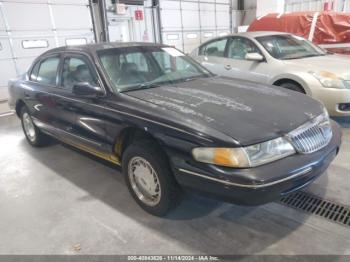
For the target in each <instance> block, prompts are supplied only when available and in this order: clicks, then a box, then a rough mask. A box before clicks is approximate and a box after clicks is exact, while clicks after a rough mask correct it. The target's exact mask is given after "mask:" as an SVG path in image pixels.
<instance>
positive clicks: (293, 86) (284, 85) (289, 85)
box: [280, 82, 306, 94]
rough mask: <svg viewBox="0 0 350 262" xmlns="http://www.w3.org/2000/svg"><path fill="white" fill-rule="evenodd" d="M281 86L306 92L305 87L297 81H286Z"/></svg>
mask: <svg viewBox="0 0 350 262" xmlns="http://www.w3.org/2000/svg"><path fill="white" fill-rule="evenodd" d="M280 86H281V87H283V88H286V89H289V90H292V91H295V92H299V93H303V94H306V93H305V91H304V89H303V88H302V87H301V86H299V85H298V84H296V83H292V82H285V83H282V84H281V85H280Z"/></svg>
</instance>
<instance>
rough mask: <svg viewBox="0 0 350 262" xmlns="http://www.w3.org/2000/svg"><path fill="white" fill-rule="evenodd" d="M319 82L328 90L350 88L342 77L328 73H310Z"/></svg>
mask: <svg viewBox="0 0 350 262" xmlns="http://www.w3.org/2000/svg"><path fill="white" fill-rule="evenodd" d="M309 73H310V74H312V75H313V76H314V77H315V78H317V80H318V81H320V83H321V85H323V86H324V87H328V88H342V89H344V88H350V85H349V84H348V83H347V82H346V81H345V80H344V79H342V78H341V77H340V76H338V75H336V74H333V73H331V72H327V71H320V72H314V71H310V72H309Z"/></svg>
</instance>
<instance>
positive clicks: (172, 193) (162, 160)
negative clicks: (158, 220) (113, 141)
mask: <svg viewBox="0 0 350 262" xmlns="http://www.w3.org/2000/svg"><path fill="white" fill-rule="evenodd" d="M122 166H123V173H124V177H125V181H126V184H127V186H128V189H129V191H130V193H131V195H132V196H133V198H134V199H135V201H136V202H137V203H138V205H139V206H141V207H142V208H143V209H144V210H145V211H147V212H148V213H151V214H153V215H156V216H164V215H166V214H167V213H168V212H169V211H170V210H171V209H172V208H174V207H175V206H176V204H177V203H178V200H179V188H178V185H177V183H176V181H175V179H174V177H173V175H172V173H171V170H170V166H169V164H168V161H167V158H166V156H165V155H164V154H163V153H162V152H161V151H160V150H159V149H158V148H157V146H155V145H154V144H153V143H152V142H149V141H141V142H136V143H134V144H131V145H130V146H129V147H128V148H127V149H126V151H125V152H124V155H123V161H122Z"/></svg>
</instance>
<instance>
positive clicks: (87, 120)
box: [57, 54, 111, 153]
mask: <svg viewBox="0 0 350 262" xmlns="http://www.w3.org/2000/svg"><path fill="white" fill-rule="evenodd" d="M86 82H87V83H89V84H90V85H92V86H100V87H102V88H103V86H102V85H101V81H100V80H99V78H98V75H97V72H96V70H95V68H94V67H93V64H92V63H91V62H90V60H89V58H88V57H86V56H84V55H79V54H66V55H65V56H64V60H63V63H62V69H61V72H60V81H59V83H60V90H61V93H60V95H59V96H58V97H57V104H59V106H60V107H61V113H63V114H65V115H66V119H67V121H68V120H69V121H70V123H69V125H67V127H68V129H66V130H64V132H63V133H62V134H61V136H62V137H63V138H64V140H66V142H68V143H73V144H74V145H75V146H78V147H79V146H80V147H87V148H89V149H92V150H96V151H98V152H104V153H109V152H110V150H111V147H110V146H108V144H107V143H106V133H105V124H104V121H103V118H104V115H105V114H104V109H103V106H102V102H101V98H100V97H89V96H83V95H77V94H75V93H74V91H73V90H74V86H75V85H76V84H78V83H86ZM99 105H100V106H99ZM67 140H68V141H67Z"/></svg>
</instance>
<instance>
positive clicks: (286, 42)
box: [256, 34, 327, 60]
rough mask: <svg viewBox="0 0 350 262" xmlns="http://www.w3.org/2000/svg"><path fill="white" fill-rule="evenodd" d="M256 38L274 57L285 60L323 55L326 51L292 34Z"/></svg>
mask: <svg viewBox="0 0 350 262" xmlns="http://www.w3.org/2000/svg"><path fill="white" fill-rule="evenodd" d="M256 40H257V41H258V42H259V43H260V44H261V45H262V46H263V47H264V48H265V49H266V50H267V51H268V52H269V53H270V55H272V56H273V57H274V58H277V59H281V60H287V59H299V58H305V57H313V56H323V55H326V54H327V53H326V52H325V51H324V50H322V49H321V48H319V47H317V46H316V45H314V44H312V43H311V42H309V41H307V40H306V39H304V38H302V37H299V36H294V35H288V34H286V35H270V36H261V37H256Z"/></svg>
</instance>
